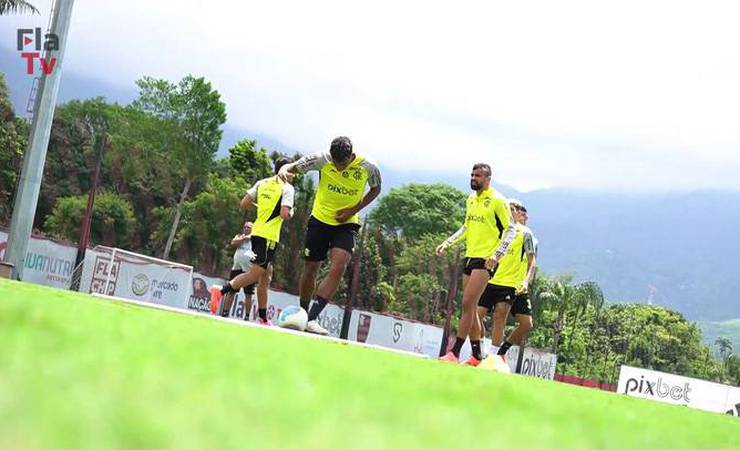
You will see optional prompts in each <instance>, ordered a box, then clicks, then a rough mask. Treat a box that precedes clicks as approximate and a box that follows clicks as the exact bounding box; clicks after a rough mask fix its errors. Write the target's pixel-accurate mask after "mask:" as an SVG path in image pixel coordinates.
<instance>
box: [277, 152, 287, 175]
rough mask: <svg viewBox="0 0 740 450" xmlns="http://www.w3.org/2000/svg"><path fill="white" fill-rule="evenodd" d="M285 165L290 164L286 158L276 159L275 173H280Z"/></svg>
mask: <svg viewBox="0 0 740 450" xmlns="http://www.w3.org/2000/svg"><path fill="white" fill-rule="evenodd" d="M286 164H290V160H289V159H288V158H286V157H285V156H281V157H279V158H278V159H276V160H275V173H278V172H279V171H280V168H281V167H283V166H284V165H286Z"/></svg>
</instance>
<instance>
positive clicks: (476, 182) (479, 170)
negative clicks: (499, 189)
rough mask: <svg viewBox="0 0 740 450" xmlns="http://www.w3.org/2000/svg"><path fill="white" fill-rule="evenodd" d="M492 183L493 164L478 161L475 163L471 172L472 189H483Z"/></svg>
mask: <svg viewBox="0 0 740 450" xmlns="http://www.w3.org/2000/svg"><path fill="white" fill-rule="evenodd" d="M490 185H491V166H489V165H488V164H486V163H477V164H474V165H473V170H472V171H471V172H470V189H472V190H474V191H481V190H483V189H487V188H488V186H490Z"/></svg>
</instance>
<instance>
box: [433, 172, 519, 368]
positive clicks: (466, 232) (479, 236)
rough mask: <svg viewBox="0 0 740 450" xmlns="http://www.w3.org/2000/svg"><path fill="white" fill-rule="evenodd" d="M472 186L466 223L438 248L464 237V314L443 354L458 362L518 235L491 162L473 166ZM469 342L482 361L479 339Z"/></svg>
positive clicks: (477, 328) (476, 331)
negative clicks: (495, 183)
mask: <svg viewBox="0 0 740 450" xmlns="http://www.w3.org/2000/svg"><path fill="white" fill-rule="evenodd" d="M470 188H471V189H472V190H473V191H474V192H472V193H471V194H470V196H468V199H467V201H466V211H465V222H464V223H463V226H462V227H461V228H460V229H459V230H457V232H455V233H454V234H453V235H452V236H450V237H449V238H447V240H445V241H444V242H442V243H441V244H439V246H437V249H436V252H437V254H438V255H441V254H442V253H444V251H445V250H446V249H447V248H448V247H449V246H451V245H453V244H455V243H457V242H458V241H460V240H462V238H463V237H464V238H465V242H466V251H465V265H464V268H463V311H462V316H461V317H460V325H459V327H458V330H457V339H455V344H454V346H453V347H452V350H450V351H449V352H448V353H447V354H446V355H444V356H443V357H441V358H440V359H442V360H443V361H450V362H458V359H459V357H460V349H461V348H462V346H463V344H464V343H465V340H466V339H467V337H468V334H471V331H472V335H473V336H480V326H481V325H480V321H479V319H478V313H477V305H478V300H479V299H480V297H481V295H482V294H483V291H484V290H485V288H486V285H487V284H488V280H489V279H490V278H491V276H493V273H494V271H495V270H496V267H497V266H498V263H499V261H500V260H501V258H502V257H503V256H504V254H506V251H507V250H508V248H509V245H510V244H511V241H512V240H513V239H514V235H515V227H514V220H513V219H512V217H511V211H510V210H509V204H508V203H507V202H506V199H505V198H504V197H503V196H501V194H499V193H498V192H496V190H495V189H493V188H492V187H491V166H489V165H488V164H483V163H478V164H475V165H474V166H473V170H472V172H471V173H470ZM470 346H471V348H472V350H473V352H472V353H473V354H472V356H471V357H472V358H475V359H476V360H478V361H480V360H481V358H482V355H481V348H480V339H475V340H474V339H471V340H470Z"/></svg>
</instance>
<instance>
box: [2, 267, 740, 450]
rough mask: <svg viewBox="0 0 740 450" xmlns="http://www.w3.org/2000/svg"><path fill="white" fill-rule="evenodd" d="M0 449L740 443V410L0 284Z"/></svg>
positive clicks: (600, 446)
mask: <svg viewBox="0 0 740 450" xmlns="http://www.w3.org/2000/svg"><path fill="white" fill-rule="evenodd" d="M0 345H2V347H0V449H14V450H15V449H17V450H23V449H55V448H70V449H96V450H98V449H109V448H112V449H118V448H120V449H145V448H157V449H159V448H174V449H190V448H192V449H205V448H218V449H230V448H284V449H312V448H317V449H319V448H320V449H372V450H378V449H383V448H399V449H417V448H418V449H434V448H447V449H449V448H467V447H477V448H481V447H484V448H495V449H520V450H525V449H527V450H528V449H569V450H573V449H620V450H623V449H628V448H635V449H659V448H670V449H671V450H678V449H698V448H711V449H725V448H726V449H734V450H736V449H738V448H740V421H739V420H738V419H737V418H734V417H729V416H723V415H720V414H711V413H705V412H701V411H696V410H689V409H687V408H681V407H675V406H669V405H664V404H660V403H656V402H650V401H645V400H638V399H633V398H628V397H625V396H621V395H615V394H612V393H608V392H602V391H597V390H590V389H586V388H581V387H576V386H570V385H566V384H561V383H555V382H550V381H545V380H538V379H531V378H524V377H519V376H516V375H502V374H498V373H492V372H486V371H483V370H476V369H471V368H466V367H460V366H454V365H450V364H445V363H440V362H437V361H432V360H422V359H417V358H412V357H408V356H404V355H399V354H393V353H388V352H383V351H377V350H371V349H366V348H360V347H356V346H348V345H341V344H337V343H333V342H325V341H319V340H315V339H307V338H305V337H302V336H294V335H289V334H285V333H275V332H271V331H269V330H266V329H258V328H248V327H243V326H236V325H233V324H228V323H221V322H218V321H214V320H210V319H209V318H207V317H189V316H185V315H180V314H176V313H171V312H166V311H157V310H153V309H148V308H143V307H136V306H129V305H127V304H124V303H119V302H113V301H107V300H100V299H97V298H93V297H91V296H88V295H84V294H77V293H72V292H67V291H60V290H55V289H49V288H44V287H40V286H35V285H30V284H21V283H16V282H11V281H6V280H0Z"/></svg>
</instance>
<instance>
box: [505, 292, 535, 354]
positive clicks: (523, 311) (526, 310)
mask: <svg viewBox="0 0 740 450" xmlns="http://www.w3.org/2000/svg"><path fill="white" fill-rule="evenodd" d="M511 313H512V314H513V315H514V317H515V318H516V323H517V325H516V328H515V329H514V331H512V332H511V334H509V336H508V337H507V338H506V341H504V344H503V345H502V346H501V348H500V349H499V354H503V355H506V352H507V351H508V350H509V348H510V347H511V346H512V344H520V343H521V342H522V339H523V338H524V337H525V336H526V335H527V334H528V333H529V331H530V330H531V329H532V327H533V322H532V304H531V302H530V301H529V296H527V295H522V296H517V297H516V298H515V299H514V305H513V306H512V308H511Z"/></svg>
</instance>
